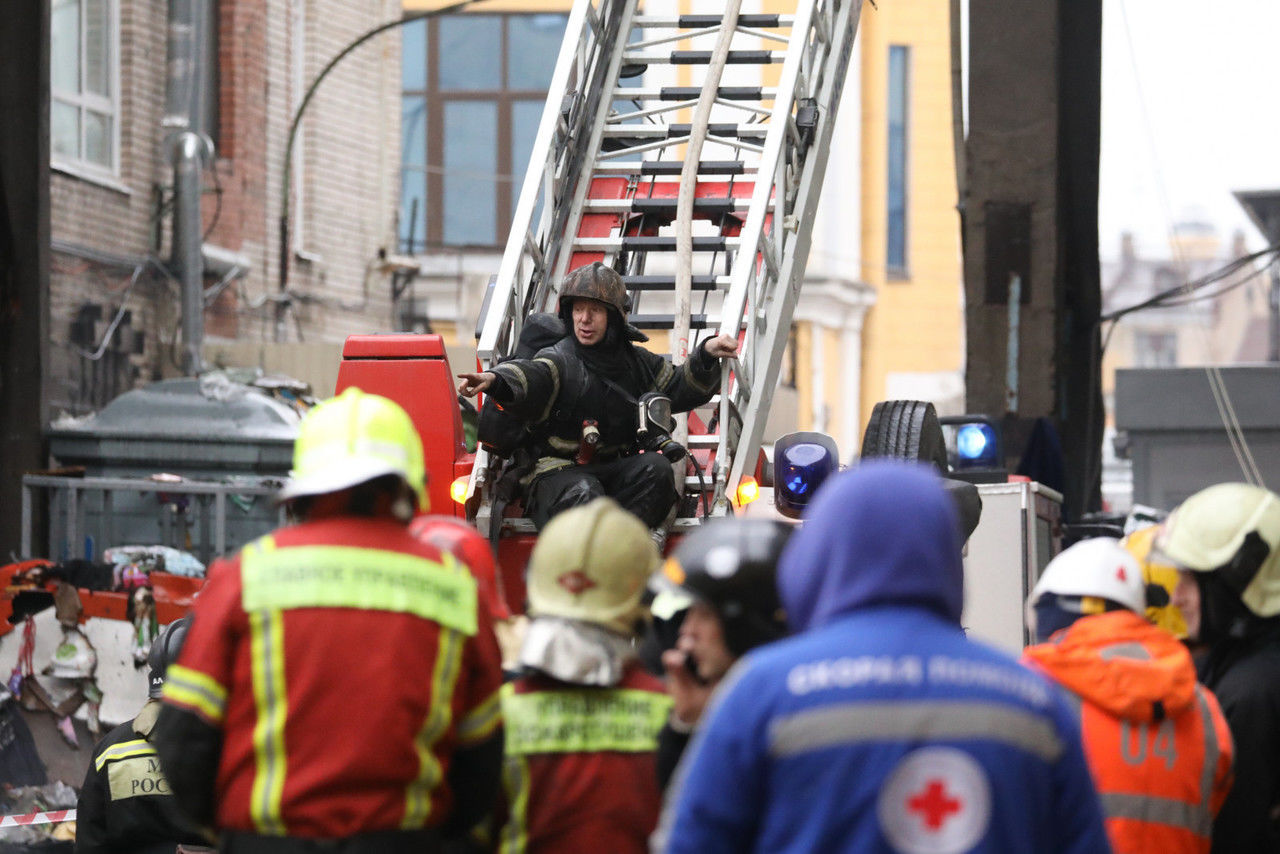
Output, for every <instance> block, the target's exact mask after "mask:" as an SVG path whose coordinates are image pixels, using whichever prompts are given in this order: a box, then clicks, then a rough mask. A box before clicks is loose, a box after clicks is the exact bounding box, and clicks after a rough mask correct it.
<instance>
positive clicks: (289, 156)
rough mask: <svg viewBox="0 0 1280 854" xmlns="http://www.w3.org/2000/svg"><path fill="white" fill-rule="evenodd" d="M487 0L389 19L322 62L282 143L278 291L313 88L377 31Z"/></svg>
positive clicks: (283, 280) (283, 283) (280, 307)
mask: <svg viewBox="0 0 1280 854" xmlns="http://www.w3.org/2000/svg"><path fill="white" fill-rule="evenodd" d="M485 2H488V0H460V2H457V3H452V4H450V5H448V6H441V7H440V8H439V9H431V10H429V11H426V12H415V13H414V14H412V15H406V16H405V17H403V18H397V19H396V20H394V21H388V22H387V23H385V24H381V25H379V26H377V27H374V28H373V29H372V30H369V31H368V32H366V33H364V34H363V35H361V36H360V37H359V38H357V39H356V40H355V41H353V42H351V43H350V44H348V45H347V46H346V47H344V48H343V49H342V50H340V51H339V52H338V54H337V55H336V56H335V57H333V59H331V60H329V61H328V62H327V63H325V66H324V68H322V69H321V70H320V73H319V74H317V75H316V79H315V80H312V81H311V85H310V86H308V87H307V91H306V94H305V95H303V96H302V103H301V104H299V105H298V109H297V110H295V111H294V113H293V121H292V122H290V124H289V138H288V140H286V142H285V150H284V179H283V182H282V183H283V186H282V190H281V198H280V293H282V294H283V293H284V292H285V290H286V289H287V288H288V285H289V196H290V190H292V184H293V142H294V139H295V138H296V137H297V135H298V127H299V126H300V125H301V124H302V114H303V113H304V112H306V110H307V106H308V105H309V104H310V103H311V98H312V97H313V96H314V95H315V93H316V89H318V88H319V87H320V82H321V81H322V80H324V78H325V77H327V76H328V75H329V72H330V71H332V70H333V69H334V66H336V65H337V64H338V63H339V62H341V61H342V60H343V59H345V58H346V56H347V54H349V53H351V52H352V51H353V50H355V49H356V48H358V47H360V45H362V44H364V43H365V42H367V41H368V40H369V39H371V38H373V37H374V36H376V35H379V34H380V33H384V32H386V31H387V30H392V29H395V28H396V27H402V26H404V25H405V24H408V23H411V22H413V21H421V20H423V19H425V18H435V17H438V16H440V15H447V14H449V13H450V12H457V11H458V10H460V9H463V8H466V7H467V6H474V5H475V4H477V3H485ZM276 312H277V318H276V320H277V323H278V322H279V320H280V318H281V317H282V316H283V312H284V304H283V303H277V304H276Z"/></svg>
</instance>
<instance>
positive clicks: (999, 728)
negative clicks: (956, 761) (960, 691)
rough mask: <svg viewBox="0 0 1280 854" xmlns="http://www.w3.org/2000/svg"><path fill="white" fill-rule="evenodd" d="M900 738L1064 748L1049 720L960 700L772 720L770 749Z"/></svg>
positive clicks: (853, 706) (1038, 752)
mask: <svg viewBox="0 0 1280 854" xmlns="http://www.w3.org/2000/svg"><path fill="white" fill-rule="evenodd" d="M900 739H918V740H938V741H966V740H981V741H992V742H996V743H999V744H1004V745H1007V746H1009V747H1013V748H1016V749H1018V750H1021V751H1024V752H1026V753H1030V754H1031V755H1033V756H1036V757H1038V758H1040V759H1043V760H1044V761H1045V762H1056V761H1057V760H1058V758H1059V757H1060V756H1062V752H1063V749H1064V745H1063V743H1062V740H1061V739H1060V738H1059V737H1058V732H1057V729H1056V728H1055V727H1054V726H1053V723H1052V722H1051V721H1049V720H1046V719H1045V718H1042V717H1040V716H1039V715H1036V714H1033V713H1031V712H1027V711H1024V710H1022V709H1019V708H1015V707H1011V706H1006V705H1003V704H1000V703H984V702H976V701H964V700H940V701H925V700H917V701H913V702H869V703H841V704H839V705H831V706H823V707H821V708H816V709H810V710H807V711H803V712H797V713H796V714H794V715H790V716H787V717H781V718H778V719H776V720H775V721H774V722H773V724H772V726H771V727H770V745H769V747H770V752H771V753H772V754H773V755H774V756H776V757H785V756H794V755H796V754H799V753H805V752H808V751H811V750H821V749H823V748H827V747H837V746H841V745H851V744H864V743H867V742H877V741H898V740H900Z"/></svg>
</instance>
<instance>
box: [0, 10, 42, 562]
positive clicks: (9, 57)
mask: <svg viewBox="0 0 1280 854" xmlns="http://www.w3.org/2000/svg"><path fill="white" fill-rule="evenodd" d="M48 89H49V4H48V3H13V4H6V8H5V11H4V24H3V25H0V128H4V129H5V130H4V132H3V133H0V442H3V443H4V453H0V560H7V559H8V557H9V553H10V551H14V552H16V551H17V550H18V548H19V545H20V544H21V540H22V537H21V530H20V529H21V514H19V513H18V512H17V511H18V508H19V507H21V506H22V474H23V472H25V471H29V470H31V469H37V468H41V467H43V466H44V463H45V444H44V435H43V429H44V425H45V423H46V422H47V420H48V418H47V413H46V412H45V408H46V405H47V404H46V401H47V395H46V393H45V389H44V366H45V364H46V362H47V359H48V352H47V349H46V348H47V342H48V340H49V92H48Z"/></svg>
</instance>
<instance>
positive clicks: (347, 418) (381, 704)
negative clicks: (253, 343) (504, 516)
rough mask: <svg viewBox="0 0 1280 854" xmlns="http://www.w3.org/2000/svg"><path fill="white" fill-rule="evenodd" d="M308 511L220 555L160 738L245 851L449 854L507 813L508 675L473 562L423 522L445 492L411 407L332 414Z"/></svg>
mask: <svg viewBox="0 0 1280 854" xmlns="http://www.w3.org/2000/svg"><path fill="white" fill-rule="evenodd" d="M281 498H282V500H284V501H286V502H288V503H289V505H290V509H291V511H292V513H293V515H294V517H295V518H299V519H301V520H302V521H301V523H300V524H297V525H294V526H291V527H286V528H282V529H280V530H278V531H276V532H274V533H273V534H270V535H268V536H266V537H263V538H262V539H259V540H257V541H255V542H253V543H251V544H249V545H248V546H246V547H245V548H244V549H243V550H242V551H241V552H240V554H239V555H237V556H236V557H235V558H233V559H230V560H224V561H219V562H216V563H215V564H214V565H213V566H212V567H211V568H210V572H209V581H208V583H207V584H206V586H205V588H204V591H203V592H202V593H201V595H200V597H199V598H198V599H197V600H196V603H195V607H194V609H193V614H192V626H191V630H190V635H189V642H188V643H187V645H186V647H185V648H184V650H183V653H182V655H181V656H180V657H179V659H178V662H177V663H176V664H175V665H173V666H172V667H171V668H170V671H169V676H168V679H167V681H166V684H165V689H164V708H163V709H162V710H161V713H160V717H159V720H158V722H157V724H156V735H155V741H156V746H157V749H158V751H159V753H160V758H161V761H162V763H163V766H164V770H165V774H166V775H167V776H168V778H169V782H170V784H171V786H172V788H173V791H174V795H175V796H176V797H177V798H178V800H179V802H180V803H181V805H182V806H183V807H184V808H186V809H187V810H188V812H189V813H190V814H191V815H192V817H194V818H195V819H197V820H198V821H200V822H201V823H202V824H207V825H211V826H213V827H214V828H215V829H216V830H217V831H218V832H219V833H220V834H221V840H220V844H221V846H222V850H224V851H231V852H257V851H262V852H311V851H317V852H318V851H326V852H352V854H354V853H355V852H391V854H395V852H401V851H405V852H407V851H414V852H423V851H428V852H429V851H439V850H441V847H442V845H444V844H445V841H446V840H447V839H449V838H450V837H451V836H453V835H460V834H462V833H464V832H465V831H466V830H467V829H468V828H469V827H470V826H471V825H472V824H473V823H474V822H475V821H476V820H477V819H478V818H480V817H482V816H483V815H485V814H487V813H488V811H489V810H490V809H491V807H492V803H493V798H494V797H496V793H497V785H498V781H499V774H500V768H501V756H502V735H501V719H500V710H499V700H498V689H499V687H500V686H501V679H502V675H501V669H500V661H499V653H498V645H497V642H496V640H495V639H494V635H493V630H492V628H491V625H490V622H491V621H490V617H489V613H488V609H487V607H486V605H485V603H484V601H483V600H482V599H481V598H480V597H478V595H477V591H476V582H475V581H474V579H473V578H472V576H471V574H470V573H469V572H468V571H467V570H466V569H465V568H464V567H462V566H461V565H460V564H459V563H458V561H457V560H456V559H455V558H454V557H453V556H452V555H449V554H446V553H442V552H441V551H440V550H439V549H437V548H435V547H433V546H431V545H429V544H426V543H423V542H421V541H419V540H418V539H417V538H415V537H414V536H413V535H412V534H411V533H410V532H409V531H408V528H407V525H408V523H409V521H410V518H411V517H412V516H413V515H414V513H415V511H416V510H418V509H419V507H422V509H426V508H425V504H426V489H425V474H424V469H423V458H422V442H421V440H420V439H419V437H418V432H417V430H415V429H414V426H413V423H412V421H410V419H409V416H408V415H407V414H406V413H405V411H404V410H403V409H401V408H400V407H399V406H397V405H396V404H395V403H393V402H392V401H390V400H387V399H386V398H382V397H378V396H376V395H370V394H365V393H364V392H362V391H360V390H359V389H348V390H347V391H345V392H343V393H342V394H341V395H339V396H338V397H336V398H334V399H332V400H329V401H326V402H324V403H322V404H320V405H319V406H317V407H316V408H314V409H312V410H311V411H310V412H309V413H308V414H307V415H306V417H305V418H304V419H303V421H302V424H301V426H300V427H299V431H298V438H297V441H296V444H295V446H294V471H293V479H292V480H291V481H290V482H289V484H287V485H286V487H285V489H284V490H283V491H282V492H281Z"/></svg>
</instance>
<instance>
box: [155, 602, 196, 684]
mask: <svg viewBox="0 0 1280 854" xmlns="http://www.w3.org/2000/svg"><path fill="white" fill-rule="evenodd" d="M189 628H191V615H189V614H188V615H187V616H185V617H180V618H179V619H177V620H174V621H173V622H172V623H170V624H169V625H167V626H165V627H164V628H163V629H162V630H161V631H160V634H158V635H157V636H156V639H155V640H153V641H152V642H151V652H150V654H148V655H147V666H148V667H150V668H151V685H150V687H149V688H148V689H147V696H149V697H159V696H160V692H161V691H162V690H163V689H164V672H165V671H166V670H168V669H169V665H170V664H173V663H174V662H175V661H177V660H178V653H180V652H182V645H183V644H184V643H185V642H186V640H187V629H189Z"/></svg>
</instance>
